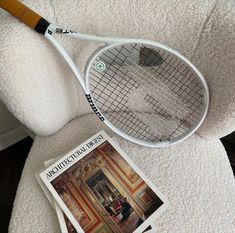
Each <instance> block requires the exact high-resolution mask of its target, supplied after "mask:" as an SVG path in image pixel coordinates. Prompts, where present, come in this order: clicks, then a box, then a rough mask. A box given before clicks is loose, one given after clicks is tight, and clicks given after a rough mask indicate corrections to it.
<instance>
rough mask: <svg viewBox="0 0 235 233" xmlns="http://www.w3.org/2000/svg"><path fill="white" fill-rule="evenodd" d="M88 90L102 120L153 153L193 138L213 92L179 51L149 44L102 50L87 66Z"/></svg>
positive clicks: (117, 45)
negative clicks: (150, 149) (152, 148)
mask: <svg viewBox="0 0 235 233" xmlns="http://www.w3.org/2000/svg"><path fill="white" fill-rule="evenodd" d="M85 84H86V90H87V91H86V94H88V95H89V98H90V100H91V101H90V104H91V105H92V107H93V110H95V112H96V113H97V115H98V116H99V117H100V119H101V120H102V121H103V122H104V123H105V124H106V125H107V126H108V127H109V128H111V129H112V130H113V131H114V132H116V133H117V134H119V135H120V136H122V137H124V138H126V139H128V140H130V141H132V142H135V143H137V144H140V145H143V146H148V147H165V146H169V145H173V144H176V143H178V142H181V141H182V140H184V139H186V138H188V137H189V136H190V135H192V134H193V133H194V132H195V131H196V130H197V129H198V128H199V127H200V125H201V124H202V122H203V121H204V119H205V117H206V114H207V111H208V106H209V89H208V86H207V83H206V81H205V79H204V77H203V76H202V74H201V73H200V72H199V71H198V70H197V68H196V67H195V66H194V65H193V64H192V63H191V62H190V61H189V60H187V59H186V58H185V57H184V56H182V55H181V54H180V53H178V52H177V51H175V50H174V49H171V48H169V47H167V46H165V45H163V44H160V43H157V42H153V41H148V40H132V41H127V42H126V43H114V44H109V45H106V46H104V47H101V48H99V49H97V50H96V51H95V52H94V53H93V54H92V56H91V57H90V59H89V61H88V63H87V65H86V69H85Z"/></svg>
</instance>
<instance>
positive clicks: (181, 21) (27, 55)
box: [0, 0, 235, 138]
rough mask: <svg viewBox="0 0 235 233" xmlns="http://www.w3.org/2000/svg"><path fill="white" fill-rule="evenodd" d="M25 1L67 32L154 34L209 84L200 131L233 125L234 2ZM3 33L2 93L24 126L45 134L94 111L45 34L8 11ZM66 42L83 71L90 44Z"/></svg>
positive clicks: (1, 15)
mask: <svg viewBox="0 0 235 233" xmlns="http://www.w3.org/2000/svg"><path fill="white" fill-rule="evenodd" d="M24 3H25V4H27V5H28V6H29V7H32V8H33V9H34V10H36V11H38V12H39V13H40V14H41V15H42V16H44V17H45V18H47V19H48V20H49V21H50V22H52V23H56V24H58V25H61V26H62V27H65V28H68V29H72V30H77V31H80V32H84V33H90V34H96V35H104V36H114V37H115V36H116V37H137V38H146V39H152V40H156V41H158V42H161V43H164V44H166V45H168V46H170V47H173V48H175V49H177V50H178V51H179V52H181V53H182V54H183V55H185V56H186V57H187V58H189V59H190V60H192V62H193V63H195V65H196V66H198V68H199V70H201V72H202V73H203V74H204V75H205V78H206V80H207V81H208V83H209V87H210V91H211V104H210V110H209V114H208V117H207V119H206V122H205V124H204V125H203V127H201V130H200V134H201V135H203V136H204V137H217V138H218V137H221V136H224V135H226V134H227V133H229V132H230V131H232V130H234V128H235V120H234V119H235V117H234V112H235V103H234V99H235V91H234V87H235V79H234V75H233V74H234V73H235V70H234V69H235V65H234V59H232V57H233V54H234V51H235V47H234V46H235V44H234V27H235V18H234V11H235V6H234V0H218V1H216V0H210V1H209V0H207V1H205V0H190V1H181V0H174V1H167V0H157V1H156V0H145V1H132V0H121V1H115V0H109V1H108V2H107V1H104V0H89V1H87V0H79V1H74V0H66V1H62V0H57V1H54V0H50V1H45V0H37V1H32V0H25V1H24ZM0 30H1V35H0V44H1V46H0V79H1V82H0V98H1V99H2V100H3V101H4V103H5V104H6V105H7V107H8V108H9V109H10V110H11V112H13V114H14V115H15V116H16V117H17V118H18V119H19V120H20V121H21V122H22V123H23V124H25V125H26V126H27V127H28V128H29V129H31V130H32V131H34V132H35V133H36V134H39V135H44V136H45V135H50V134H53V133H55V132H57V131H58V130H60V129H61V128H62V127H63V126H64V125H65V124H66V123H67V122H68V121H70V120H71V119H73V118H75V117H76V116H81V115H83V114H86V113H88V112H91V111H92V110H91V109H90V108H89V106H88V104H86V102H85V101H86V100H85V98H84V97H83V93H82V91H81V89H80V88H79V84H78V82H77V81H76V79H75V78H74V77H73V75H72V73H71V72H70V70H69V69H68V68H67V66H66V65H65V64H64V62H63V61H62V59H61V58H60V56H58V54H57V52H56V51H55V50H54V49H53V48H52V46H50V45H49V44H48V42H47V41H46V40H45V39H44V38H43V37H42V36H40V35H38V34H36V33H35V32H33V31H32V30H31V29H29V28H27V27H26V26H24V25H23V24H22V23H20V22H18V20H16V19H13V17H11V16H10V15H8V14H7V13H5V12H3V11H1V12H0ZM61 42H62V44H63V45H64V46H65V47H66V49H67V50H68V52H69V54H71V55H72V57H73V58H74V60H75V62H76V64H78V66H79V67H80V68H81V69H80V70H81V71H82V70H83V67H84V64H85V61H86V60H87V57H88V56H89V54H90V47H89V44H90V43H87V42H85V41H78V40H74V39H69V38H67V37H66V38H63V39H61ZM9 71H10V72H9ZM25 90H27V91H25Z"/></svg>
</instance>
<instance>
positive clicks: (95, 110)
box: [85, 94, 105, 121]
mask: <svg viewBox="0 0 235 233" xmlns="http://www.w3.org/2000/svg"><path fill="white" fill-rule="evenodd" d="M85 96H86V98H87V101H88V103H89V104H90V106H91V108H92V110H93V111H94V112H95V114H96V115H97V116H98V117H99V119H100V120H101V121H104V120H105V119H104V117H103V116H102V114H101V113H100V111H99V110H98V109H97V107H96V106H95V104H94V102H93V100H92V97H91V95H90V94H85Z"/></svg>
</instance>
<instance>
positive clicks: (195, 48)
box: [190, 0, 219, 60]
mask: <svg viewBox="0 0 235 233" xmlns="http://www.w3.org/2000/svg"><path fill="white" fill-rule="evenodd" d="M218 2H219V0H216V1H215V3H214V5H213V6H212V8H211V11H210V13H209V14H208V16H207V17H206V19H205V21H204V24H203V26H202V28H201V31H200V33H199V36H198V39H197V41H196V43H195V46H194V49H193V52H192V55H191V58H190V60H192V58H193V56H194V54H195V52H196V50H197V48H198V46H199V43H200V41H201V38H202V34H203V32H204V31H205V28H206V25H207V23H208V22H209V20H210V18H211V16H212V14H213V13H214V10H215V7H216V5H217V3H218Z"/></svg>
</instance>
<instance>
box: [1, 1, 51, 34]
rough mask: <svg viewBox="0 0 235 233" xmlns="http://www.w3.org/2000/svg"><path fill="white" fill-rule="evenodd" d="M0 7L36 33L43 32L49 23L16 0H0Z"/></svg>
mask: <svg viewBox="0 0 235 233" xmlns="http://www.w3.org/2000/svg"><path fill="white" fill-rule="evenodd" d="M0 7H1V8H2V9H4V10H5V11H7V12H8V13H10V14H11V15H13V16H15V17H16V18H18V19H19V20H20V21H21V22H23V23H24V24H26V25H27V26H29V27H30V28H32V29H33V30H35V31H37V32H38V33H41V34H44V33H45V31H46V29H47V27H48V26H49V25H50V23H49V22H48V21H47V20H45V19H44V18H42V17H41V16H40V15H39V14H37V13H36V12H34V11H33V10H31V9H30V8H28V7H27V6H25V5H24V4H23V3H21V2H19V1H17V0H0Z"/></svg>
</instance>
